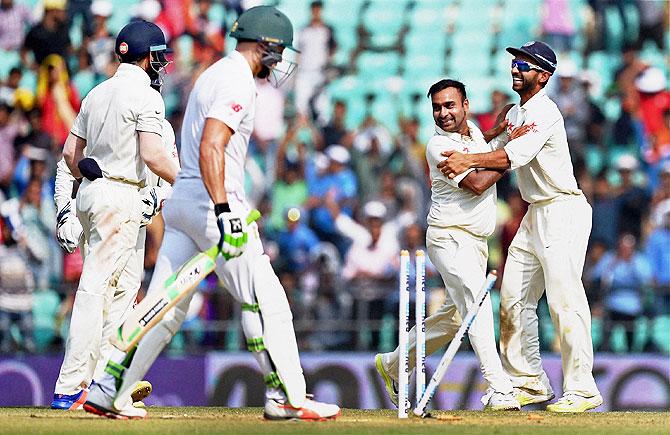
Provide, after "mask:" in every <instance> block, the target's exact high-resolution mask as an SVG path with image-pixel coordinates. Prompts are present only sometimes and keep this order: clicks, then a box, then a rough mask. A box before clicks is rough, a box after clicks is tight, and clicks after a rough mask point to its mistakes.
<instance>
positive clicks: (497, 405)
mask: <svg viewBox="0 0 670 435" xmlns="http://www.w3.org/2000/svg"><path fill="white" fill-rule="evenodd" d="M482 403H483V404H484V409H485V410H486V411H519V410H521V405H520V404H519V401H518V400H516V397H514V393H513V392H512V393H507V394H505V393H501V392H499V391H494V390H491V389H489V390H488V391H487V393H486V394H485V395H484V397H482Z"/></svg>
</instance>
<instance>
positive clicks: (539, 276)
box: [438, 41, 603, 412]
mask: <svg viewBox="0 0 670 435" xmlns="http://www.w3.org/2000/svg"><path fill="white" fill-rule="evenodd" d="M507 51H508V52H509V53H510V54H512V55H513V56H514V59H513V60H512V70H511V71H512V89H514V91H515V92H516V93H518V94H519V97H520V98H521V101H520V103H519V104H518V105H515V106H514V107H512V109H510V111H509V112H508V113H507V120H508V121H509V126H508V131H510V130H511V129H512V128H513V127H515V126H516V127H518V126H521V125H525V126H527V127H529V128H530V131H529V132H528V133H527V134H526V135H524V136H522V137H519V138H516V139H512V140H510V137H509V135H508V133H502V134H501V135H499V136H498V137H497V138H496V139H494V142H496V143H497V144H496V145H495V146H496V147H498V148H499V149H497V150H495V151H491V152H487V153H482V154H462V153H459V152H455V151H454V152H451V151H450V152H446V153H443V155H444V156H446V157H448V159H447V160H445V161H443V162H441V163H440V164H439V165H438V167H439V168H440V169H441V171H442V173H443V174H444V175H446V176H448V177H449V178H452V179H454V178H456V177H457V176H458V174H461V173H463V172H465V171H467V170H468V169H470V168H490V169H507V168H511V169H512V170H516V171H517V172H516V174H517V179H518V183H519V190H520V191H521V196H522V198H523V199H524V200H525V201H526V202H528V203H530V207H529V208H528V212H527V213H526V215H525V216H524V217H523V220H522V222H521V226H520V227H519V230H518V232H517V234H516V236H515V237H514V240H513V241H512V244H511V246H510V248H509V254H508V257H507V262H506V263H505V274H504V276H503V282H502V289H501V295H500V296H501V302H500V304H501V306H500V330H501V331H500V351H501V354H502V355H501V356H502V362H503V366H504V367H505V369H506V370H507V372H508V374H509V375H510V376H511V377H512V382H513V384H514V386H515V387H516V388H515V393H516V396H517V398H518V399H519V402H520V403H521V405H522V406H523V405H527V404H530V403H541V402H546V401H548V400H551V399H552V398H553V397H554V393H553V391H552V389H551V385H550V384H549V379H548V378H547V375H546V373H545V372H544V370H543V368H542V362H541V360H540V346H539V344H540V342H539V337H538V329H537V325H538V320H537V303H538V301H539V299H540V297H542V293H544V291H545V289H546V291H547V301H548V303H549V310H550V311H551V318H552V320H553V322H554V325H555V327H556V331H557V332H558V336H559V340H560V346H561V357H562V361H563V378H564V380H563V397H561V399H560V400H558V402H556V403H554V404H552V405H548V406H547V410H548V411H554V412H584V411H587V410H589V409H593V408H596V407H598V406H599V405H600V404H601V403H602V401H603V399H602V397H601V396H600V393H599V392H598V388H597V386H596V383H595V381H594V379H593V374H592V369H593V345H592V343H591V312H590V311H589V305H588V301H587V299H586V293H585V291H584V285H583V284H582V278H581V277H582V269H583V267H584V259H585V256H586V247H587V243H588V240H589V234H590V233H591V206H590V205H589V204H588V202H586V198H585V197H584V195H583V194H582V191H581V190H579V188H578V187H577V181H576V180H575V176H574V174H573V169H572V162H571V161H570V153H569V150H568V141H567V137H566V133H565V127H564V125H563V116H562V115H561V113H560V112H559V110H558V108H557V107H556V104H555V103H554V102H553V101H551V100H550V99H549V97H548V96H547V93H546V92H545V90H544V87H545V85H546V84H547V82H548V81H549V78H550V77H551V75H552V74H553V73H554V71H555V69H556V55H555V54H554V51H553V50H552V49H551V48H550V47H549V46H548V45H547V44H545V43H543V42H538V41H531V42H528V43H526V44H524V45H523V46H522V47H521V48H511V47H508V48H507Z"/></svg>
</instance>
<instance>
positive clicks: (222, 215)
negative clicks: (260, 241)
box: [215, 204, 249, 260]
mask: <svg viewBox="0 0 670 435" xmlns="http://www.w3.org/2000/svg"><path fill="white" fill-rule="evenodd" d="M215 212H216V219H217V221H216V223H217V225H218V227H219V232H220V233H221V238H220V239H219V250H220V251H221V255H223V258H225V259H226V260H230V259H231V258H234V257H239V256H240V255H242V253H243V252H244V250H245V249H246V247H247V241H248V239H249V235H248V234H247V220H246V219H245V218H244V217H243V216H241V215H240V214H238V213H235V212H232V211H230V207H229V206H228V204H217V205H216V207H215Z"/></svg>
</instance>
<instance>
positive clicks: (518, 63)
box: [512, 59, 547, 72]
mask: <svg viewBox="0 0 670 435" xmlns="http://www.w3.org/2000/svg"><path fill="white" fill-rule="evenodd" d="M514 68H516V69H518V70H519V72H528V71H530V70H532V69H534V70H537V71H542V72H547V70H545V69H544V68H540V67H539V66H537V65H533V64H532V63H529V62H526V61H525V60H519V59H514V60H512V69H514Z"/></svg>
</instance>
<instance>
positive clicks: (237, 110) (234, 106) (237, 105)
mask: <svg viewBox="0 0 670 435" xmlns="http://www.w3.org/2000/svg"><path fill="white" fill-rule="evenodd" d="M230 108H231V109H233V112H235V113H237V112H239V111H240V110H242V106H241V105H239V104H237V103H233V104H231V105H230Z"/></svg>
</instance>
